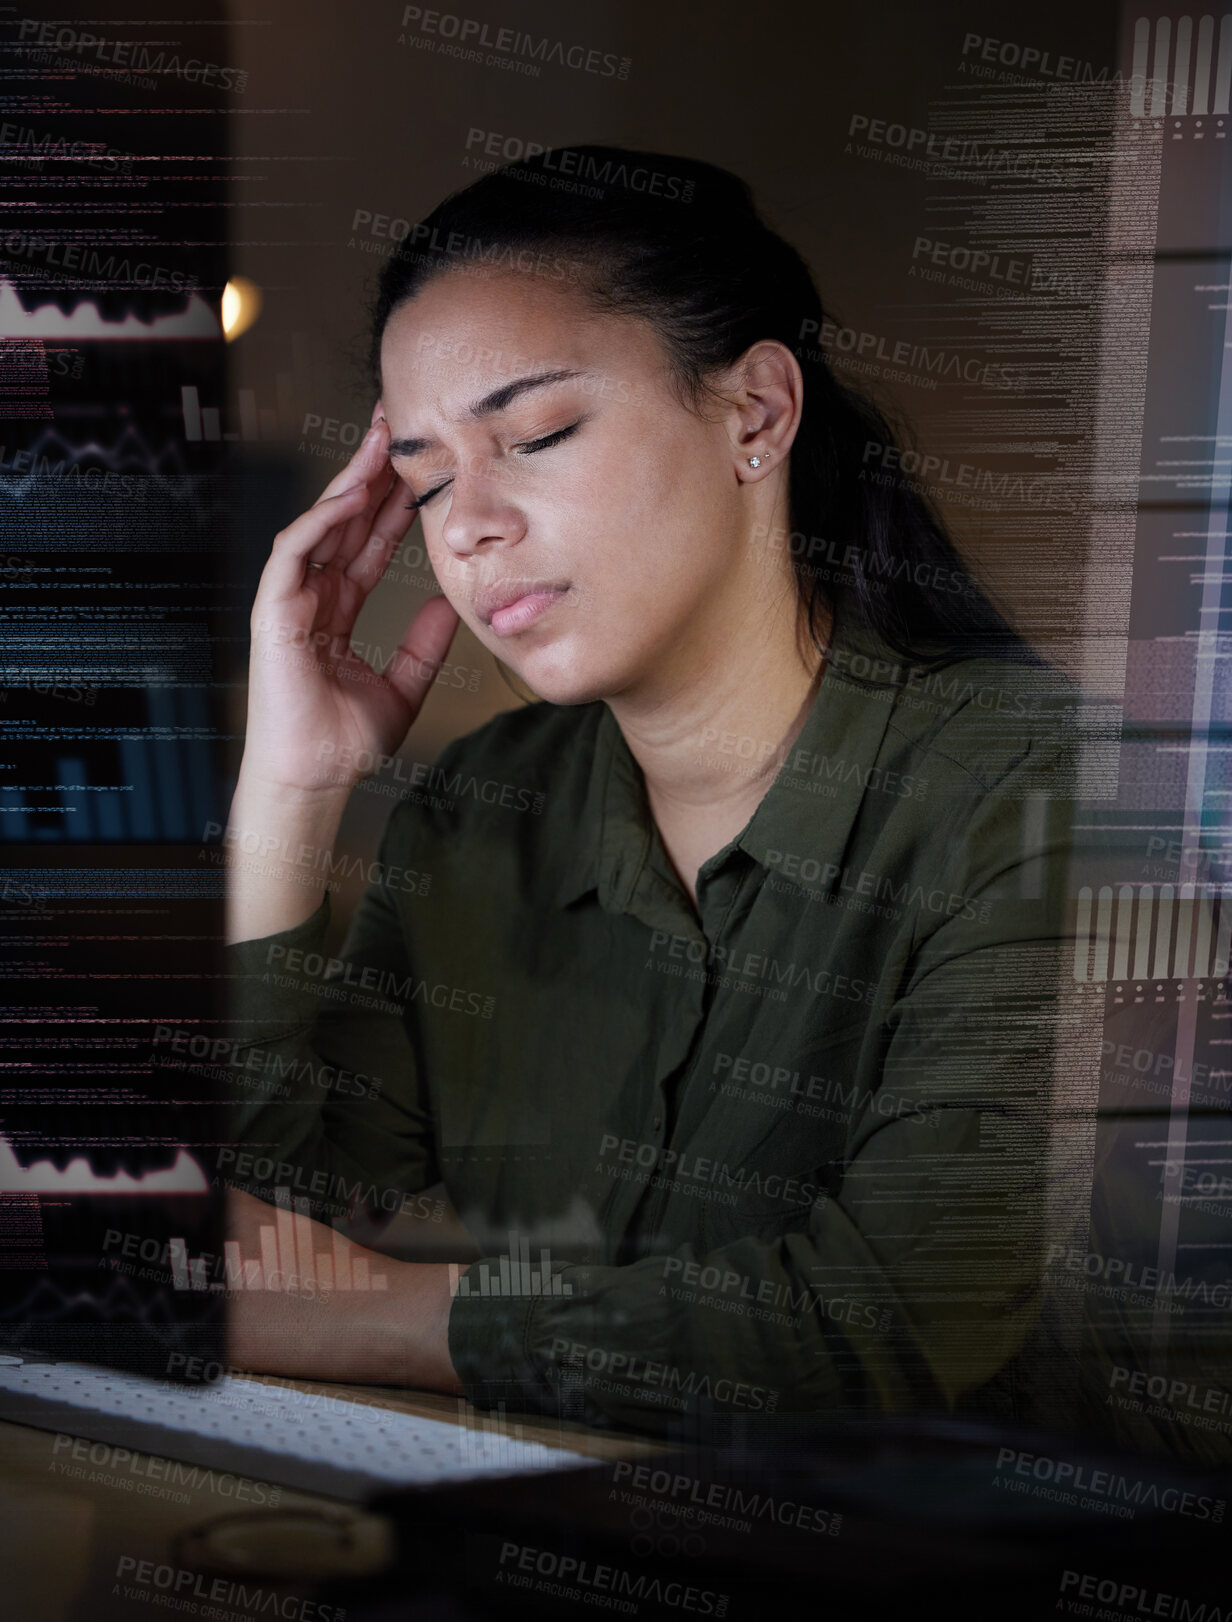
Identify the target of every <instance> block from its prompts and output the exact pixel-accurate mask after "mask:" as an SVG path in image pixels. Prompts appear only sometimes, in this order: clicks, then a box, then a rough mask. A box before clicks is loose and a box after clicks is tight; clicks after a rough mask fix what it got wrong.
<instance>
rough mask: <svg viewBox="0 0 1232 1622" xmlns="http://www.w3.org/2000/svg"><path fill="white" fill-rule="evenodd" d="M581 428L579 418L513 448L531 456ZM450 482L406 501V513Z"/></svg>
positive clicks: (446, 486) (415, 509)
mask: <svg viewBox="0 0 1232 1622" xmlns="http://www.w3.org/2000/svg"><path fill="white" fill-rule="evenodd" d="M581 426H582V419H580V418H579V420H578V421H577V422H574V423H570V425H569V426H568V428H558V429H557V430H556V432H555V433H554V434H545V435H544V437H543V438H542V439H528V440H527V441H526V443H525V444H523V445H515V446H514V447H513V448H514V450H516V451H520V452H521V453H522V455H523V456H533V455H534V454H535V452H536V451H546V450H550V449H551V447H552V446H553V445H559V444H560V443H561V442H562V441H563V440H566V439H568V438H569V436H570V434H574V433H576V432H577V430H578V429H579V428H580V427H581ZM450 482H451V481H450V480H449V479H446V480H445V483H444V484H438V485H437V487H436V489H435V490H429V491H428V493H427V495H426V496H417V497H416V498H415V500H414V501H408V502H407V504H406V507H407V511H408V512H417V511H418V510H419V508H420V507H422V506H423V505H424V503H425V502H428V501H431V500H432V497H433V496H439V495H440V493H441V491H442V490H444V489H447V488H448V486H449V484H450Z"/></svg>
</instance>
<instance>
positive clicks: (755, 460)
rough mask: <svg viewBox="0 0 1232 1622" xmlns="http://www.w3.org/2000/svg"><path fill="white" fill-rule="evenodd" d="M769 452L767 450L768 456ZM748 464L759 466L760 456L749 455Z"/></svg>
mask: <svg viewBox="0 0 1232 1622" xmlns="http://www.w3.org/2000/svg"><path fill="white" fill-rule="evenodd" d="M769 454H770V453H769V451H767V452H766V455H767V456H769ZM749 466H750V467H760V466H761V457H760V456H750V457H749Z"/></svg>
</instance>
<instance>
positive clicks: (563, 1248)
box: [228, 624, 1074, 1431]
mask: <svg viewBox="0 0 1232 1622" xmlns="http://www.w3.org/2000/svg"><path fill="white" fill-rule="evenodd" d="M1073 713H1074V696H1073V691H1072V689H1070V688H1068V687H1067V685H1066V683H1065V682H1064V681H1063V679H1062V678H1061V677H1060V676H1059V675H1058V673H1057V672H1055V671H1054V670H1052V669H1051V668H1050V667H1047V666H1025V665H1013V664H1009V663H1005V662H1001V661H997V660H991V659H965V660H961V661H958V662H956V663H951V664H950V665H948V666H946V667H945V668H943V669H941V670H940V671H937V670H929V669H927V668H926V667H924V666H913V665H908V664H903V663H900V662H898V661H896V659H895V656H894V655H893V654H892V653H890V652H889V650H888V649H886V648H885V647H884V646H883V645H882V644H881V643H879V642H878V641H877V639H876V638H875V637H874V636H873V635H872V633H871V632H868V631H861V632H860V633H859V635H858V636H857V635H855V634H853V633H849V632H847V631H845V630H844V628H843V626H842V625H841V624H840V626H839V627H838V631H837V633H836V636H835V640H834V643H833V646H832V648H831V653H830V659H829V663H828V666H827V669H826V673H825V676H824V679H823V681H822V682H821V684H820V687H819V689H818V694H817V698H816V700H815V702H814V704H813V705H812V707H811V710H810V712H809V714H808V716H807V718H806V721H805V724H804V727H803V730H802V731H801V732H800V734H799V736H798V738H797V739H796V741H795V743H794V744H793V745H792V746H791V747H790V749H788V750H787V751H786V753H785V757H784V758H783V760H782V764H781V766H780V768H779V770H778V774H777V776H776V777H775V779H774V781H773V784H772V786H771V787H770V789H769V790H768V792H767V793H766V795H765V796H764V798H763V799H762V801H761V803H760V804H759V806H758V808H757V810H756V811H755V813H754V814H753V816H752V818H751V819H750V821H749V822H748V824H747V825H746V826H745V828H744V829H743V830H742V831H741V832H740V833H739V834H738V835H737V837H736V838H734V839H733V840H732V841H731V842H730V843H729V844H727V845H725V846H724V847H723V849H722V850H719V851H717V852H716V853H715V854H714V855H713V856H711V857H710V858H709V859H708V860H707V861H706V862H705V863H703V865H702V867H701V870H700V872H699V874H698V877H697V908H696V911H694V908H693V906H692V904H691V903H690V900H689V898H688V895H687V893H686V892H685V890H684V889H683V887H682V886H681V884H680V882H679V879H678V878H677V877H676V875H675V873H674V871H673V869H672V866H671V864H670V862H669V860H668V858H667V856H666V853H665V851H664V848H663V845H662V843H661V841H660V838H659V836H658V832H657V829H656V827H655V824H654V821H653V819H652V817H651V815H650V812H649V809H648V806H647V801H646V795H645V790H644V785H643V780H642V776H641V772H640V770H639V768H638V767H637V765H636V763H635V762H634V760H633V758H632V756H631V754H630V752H629V749H628V747H627V746H626V744H625V742H624V739H623V736H622V734H621V732H620V730H619V728H618V726H617V724H616V722H615V720H614V718H613V716H612V714H611V712H610V710H609V709H608V708H607V706H606V705H605V704H602V703H594V704H586V705H580V706H576V707H560V706H555V705H550V704H543V703H536V704H532V705H529V706H527V707H524V708H521V709H518V710H515V711H512V712H510V713H506V714H501V715H498V716H497V717H496V718H495V719H494V720H492V721H491V722H489V723H488V724H487V725H485V726H483V727H481V728H479V729H478V730H477V731H475V732H473V733H471V734H470V735H469V736H466V737H464V738H461V739H459V740H458V741H457V742H455V743H453V744H452V745H450V746H449V747H448V748H447V749H446V750H445V751H444V753H443V755H442V756H441V758H440V760H439V761H438V763H437V764H436V765H435V766H433V767H430V768H429V767H420V768H416V769H415V770H414V772H413V773H411V776H410V779H409V780H407V781H405V782H404V785H403V786H404V788H405V789H406V797H405V798H403V799H402V800H401V801H400V802H399V803H397V804H395V805H394V806H393V809H392V811H391V814H390V816H389V819H388V823H387V825H386V828H385V832H384V835H383V838H382V841H381V845H380V850H379V852H378V856H377V861H378V863H379V866H378V867H377V868H376V869H373V870H372V871H373V877H372V882H371V883H370V884H369V885H368V888H367V891H366V893H365V894H364V896H363V899H362V902H361V904H360V905H359V906H358V909H357V911H356V913H355V915H354V917H353V919H352V922H351V924H350V927H349V931H348V933H347V936H346V942H345V945H344V947H343V948H342V951H341V954H340V956H339V958H338V959H335V960H333V961H328V960H326V958H325V957H324V955H323V952H322V942H323V938H324V932H325V928H326V925H327V922H328V917H329V896H328V893H327V894H326V896H325V898H324V899H323V901H322V902H321V904H320V905H319V906H318V908H317V910H316V911H315V912H314V913H313V915H312V916H311V917H309V918H308V919H306V920H305V922H303V923H302V924H301V925H299V926H297V927H295V928H293V929H289V930H285V931H283V932H281V933H279V934H275V935H271V936H269V937H267V938H265V939H261V940H250V941H245V942H242V943H239V944H237V945H233V946H231V947H229V948H228V957H229V961H230V968H231V971H232V972H233V974H234V976H235V979H234V988H235V1002H234V1010H235V1017H236V1029H235V1031H234V1035H235V1041H236V1046H235V1048H234V1050H233V1055H232V1057H233V1061H234V1062H233V1065H232V1071H233V1074H234V1078H235V1087H234V1089H233V1091H232V1097H233V1099H234V1100H235V1101H236V1104H235V1121H236V1129H235V1137H236V1148H235V1151H234V1153H233V1154H231V1155H230V1156H229V1157H228V1158H229V1169H230V1172H231V1173H232V1175H233V1178H234V1180H236V1181H240V1182H243V1181H245V1179H247V1184H248V1186H252V1187H254V1189H255V1190H256V1191H257V1192H262V1193H265V1194H266V1196H267V1197H269V1195H270V1189H271V1187H272V1186H274V1185H279V1184H280V1185H282V1186H285V1187H287V1188H289V1189H290V1190H291V1192H292V1193H293V1194H301V1195H304V1196H305V1197H307V1198H308V1199H309V1200H310V1203H311V1209H312V1211H313V1214H314V1215H318V1216H323V1217H325V1218H328V1216H329V1215H330V1214H331V1213H337V1212H339V1211H341V1210H342V1209H344V1207H345V1206H346V1204H347V1202H348V1200H354V1199H355V1198H359V1199H361V1200H362V1201H363V1202H364V1204H365V1205H366V1206H367V1207H368V1209H369V1210H370V1211H372V1212H374V1213H376V1212H382V1211H384V1212H388V1211H391V1210H395V1209H399V1208H405V1209H411V1207H412V1205H413V1203H414V1201H415V1199H416V1196H417V1195H421V1194H422V1191H423V1190H425V1189H428V1188H430V1187H432V1186H433V1185H435V1184H438V1183H440V1182H443V1183H444V1185H445V1188H446V1190H447V1191H448V1194H449V1196H450V1198H451V1200H452V1202H453V1204H454V1206H455V1207H456V1209H457V1211H458V1212H459V1214H460V1215H461V1217H462V1218H463V1220H464V1221H465V1222H466V1224H467V1226H468V1227H469V1229H470V1231H471V1233H472V1234H473V1235H474V1236H475V1238H476V1241H477V1243H478V1244H479V1246H480V1248H481V1252H482V1259H481V1261H479V1262H478V1263H475V1264H474V1265H473V1266H472V1267H470V1268H469V1270H468V1271H466V1272H465V1273H464V1274H463V1277H462V1284H461V1287H460V1290H459V1293H458V1294H457V1296H456V1297H455V1299H454V1302H453V1306H452V1309H451V1314H450V1320H449V1350H450V1354H451V1356H452V1359H453V1362H454V1366H455V1367H456V1369H457V1371H458V1374H459V1376H460V1378H461V1379H462V1380H463V1382H464V1383H465V1386H466V1389H467V1393H468V1395H469V1396H471V1397H472V1398H473V1399H474V1400H475V1401H477V1402H479V1403H481V1404H487V1405H490V1404H494V1403H497V1402H505V1403H506V1404H507V1405H509V1406H510V1407H520V1408H532V1409H536V1408H537V1409H541V1410H546V1411H549V1412H558V1413H561V1414H564V1415H566V1416H568V1417H575V1418H582V1419H586V1420H589V1421H591V1422H596V1423H603V1422H608V1423H617V1424H628V1425H633V1426H636V1427H638V1428H640V1429H653V1430H658V1431H662V1430H665V1429H672V1428H673V1422H674V1421H676V1422H680V1421H685V1422H689V1423H695V1422H696V1421H697V1420H698V1419H699V1418H701V1419H705V1418H706V1417H707V1416H715V1415H722V1414H726V1415H730V1414H735V1413H744V1414H750V1415H757V1414H766V1413H771V1412H774V1411H776V1410H778V1411H780V1412H781V1411H786V1410H791V1411H807V1412H812V1413H817V1414H826V1415H836V1414H845V1415H850V1414H873V1413H881V1412H887V1411H904V1410H909V1409H921V1408H929V1409H934V1410H938V1409H940V1410H952V1409H953V1408H954V1407H955V1406H956V1405H966V1404H969V1403H970V1402H971V1401H972V1400H973V1399H974V1397H975V1395H976V1394H978V1393H979V1391H980V1390H981V1389H982V1388H986V1387H989V1382H995V1380H996V1378H997V1377H998V1376H1000V1375H1002V1374H1003V1372H1004V1370H1005V1369H1006V1367H1007V1365H1009V1364H1010V1363H1011V1361H1012V1359H1013V1358H1014V1357H1015V1354H1017V1353H1019V1352H1020V1350H1021V1348H1022V1345H1023V1342H1024V1336H1025V1335H1026V1334H1027V1332H1028V1329H1029V1327H1030V1325H1031V1321H1032V1318H1033V1315H1034V1313H1035V1311H1036V1308H1037V1305H1038V1299H1039V1276H1040V1268H1041V1246H1042V1232H1043V1228H1042V1223H1043V1204H1044V1194H1045V1157H1046V1149H1047V1138H1048V1131H1049V1121H1050V1115H1051V1085H1052V1083H1051V1063H1052V1051H1053V1048H1052V1038H1053V1024H1054V1017H1055V1001H1054V995H1055V991H1056V986H1057V980H1058V974H1059V966H1060V964H1061V960H1062V954H1063V949H1064V943H1063V936H1064V918H1065V914H1066V907H1065V895H1066V887H1067V873H1066V869H1067V850H1068V836H1069V833H1070V822H1071V820H1072V804H1071V799H1070V785H1071V775H1070V774H1071V769H1072V754H1071V745H1070V738H1071V735H1072V732H1073V726H1072V720H1073ZM696 743H697V750H698V753H699V755H706V756H708V757H710V758H712V760H713V761H714V762H716V763H719V764H720V765H722V766H724V768H725V769H730V770H731V771H733V772H735V771H741V770H748V769H749V768H750V767H751V766H758V765H760V764H761V763H763V762H764V760H765V758H766V753H767V752H770V751H771V750H772V749H773V742H772V741H771V742H769V743H767V742H763V740H761V739H756V738H743V737H738V736H734V735H728V734H721V735H720V736H718V737H709V736H705V735H703V736H702V737H700V738H699V739H698V740H696ZM408 771H409V768H408ZM271 1168H272V1170H271ZM484 1291H486V1292H487V1293H483V1292H484Z"/></svg>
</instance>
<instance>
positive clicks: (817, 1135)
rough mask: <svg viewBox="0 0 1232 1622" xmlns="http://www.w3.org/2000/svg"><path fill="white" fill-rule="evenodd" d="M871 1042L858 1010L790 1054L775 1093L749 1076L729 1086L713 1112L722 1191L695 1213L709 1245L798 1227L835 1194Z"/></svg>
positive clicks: (863, 1093) (864, 1088)
mask: <svg viewBox="0 0 1232 1622" xmlns="http://www.w3.org/2000/svg"><path fill="white" fill-rule="evenodd" d="M875 1042H876V1029H875V1027H872V1026H870V1023H869V1021H868V1020H867V1018H866V1017H864V1016H861V1017H860V1018H858V1019H856V1020H853V1021H850V1022H849V1023H848V1024H846V1025H844V1026H841V1027H840V1028H839V1029H837V1030H834V1031H830V1032H827V1034H826V1036H825V1038H824V1039H823V1040H822V1041H820V1042H818V1043H816V1044H814V1045H813V1046H811V1047H809V1048H806V1049H804V1050H803V1051H801V1052H800V1053H799V1054H798V1055H794V1056H793V1057H792V1060H791V1063H790V1066H784V1067H782V1068H783V1070H785V1071H786V1072H787V1073H786V1076H785V1077H784V1078H783V1079H781V1080H780V1081H779V1084H778V1089H777V1093H776V1094H775V1095H772V1094H771V1093H770V1092H768V1091H767V1089H768V1087H769V1086H770V1083H767V1082H764V1081H763V1082H758V1081H755V1080H754V1079H752V1076H751V1074H750V1075H749V1077H748V1079H747V1080H744V1081H742V1080H740V1079H737V1080H735V1081H733V1082H732V1083H730V1084H729V1090H728V1091H727V1092H726V1093H725V1094H724V1095H723V1097H722V1104H723V1108H722V1109H721V1110H718V1111H716V1112H714V1117H713V1125H714V1126H715V1127H716V1128H717V1129H718V1133H719V1136H720V1137H721V1141H722V1150H721V1155H722V1158H723V1160H724V1161H725V1163H726V1165H727V1167H728V1168H729V1175H728V1177H726V1178H725V1179H724V1181H723V1185H722V1187H723V1196H722V1197H721V1198H716V1199H713V1200H709V1201H707V1203H706V1207H705V1210H704V1213H703V1214H702V1220H701V1224H700V1226H701V1229H702V1239H703V1242H704V1244H705V1245H706V1246H707V1247H709V1248H713V1247H715V1246H717V1245H723V1244H728V1243H730V1242H731V1241H732V1240H735V1239H743V1238H756V1239H762V1240H771V1239H774V1238H777V1237H778V1236H779V1235H780V1234H784V1233H791V1232H799V1231H802V1230H803V1229H805V1228H807V1227H808V1225H809V1221H810V1218H811V1216H812V1214H813V1212H814V1210H815V1208H816V1207H817V1205H818V1204H819V1203H820V1202H824V1201H825V1200H826V1199H829V1198H832V1197H833V1196H834V1195H835V1194H837V1192H838V1190H839V1188H840V1187H841V1184H842V1180H843V1176H844V1173H845V1171H846V1165H847V1146H848V1138H849V1133H850V1129H851V1126H852V1124H853V1122H855V1121H856V1120H857V1119H858V1117H859V1115H860V1113H861V1111H862V1109H863V1108H864V1106H865V1105H866V1104H867V1101H868V1096H869V1082H868V1079H867V1078H868V1076H869V1075H870V1074H872V1075H873V1076H874V1077H875V1075H876V1069H875V1068H873V1069H872V1070H870V1068H869V1066H870V1053H869V1052H866V1051H865V1049H866V1045H868V1046H870V1047H871V1046H872V1045H875ZM771 1081H773V1075H772V1077H771ZM759 1089H760V1090H759Z"/></svg>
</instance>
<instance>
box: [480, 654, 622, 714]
mask: <svg viewBox="0 0 1232 1622" xmlns="http://www.w3.org/2000/svg"><path fill="white" fill-rule="evenodd" d="M497 657H498V658H499V657H500V655H499V654H498V655H497ZM504 662H505V664H507V665H508V666H509V668H510V669H511V670H512V671H513V673H514V674H515V675H516V676H517V678H518V680H519V681H521V682H524V683H525V684H526V686H527V687H529V688H530V689H531V691H532V692H533V693H534V694H535V695H536V697H538V698H541V699H543V700H544V701H545V702H546V703H548V704H561V705H566V704H593V703H595V701H596V700H598V699H603V698H607V697H608V696H609V695H610V694H612V693H617V692H619V691H620V690H621V688H622V687H624V686H625V685H626V684H627V678H626V677H623V676H622V674H621V673H619V672H617V671H615V670H613V669H611V668H603V669H601V668H599V667H598V666H597V665H596V664H595V661H594V660H590V659H586V658H584V657H579V656H577V655H575V654H567V653H566V652H565V650H564V649H563V648H546V647H545V648H541V649H536V650H535V651H533V652H528V653H527V654H525V655H523V657H522V658H520V659H517V660H514V659H512V658H509V657H508V656H506V658H505V660H504Z"/></svg>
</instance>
